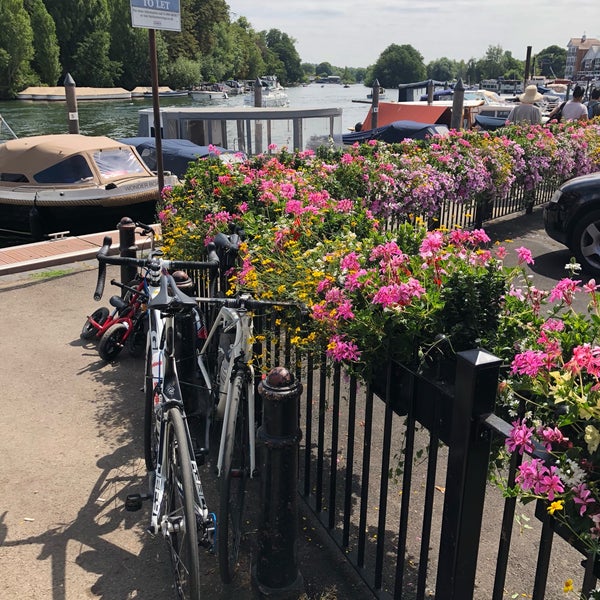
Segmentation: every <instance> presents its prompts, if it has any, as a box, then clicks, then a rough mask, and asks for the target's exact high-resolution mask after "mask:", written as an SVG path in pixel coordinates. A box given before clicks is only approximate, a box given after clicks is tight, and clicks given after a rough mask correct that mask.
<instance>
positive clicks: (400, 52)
mask: <svg viewBox="0 0 600 600" xmlns="http://www.w3.org/2000/svg"><path fill="white" fill-rule="evenodd" d="M425 77H426V71H425V65H424V63H423V57H422V56H421V54H420V53H419V52H418V51H417V50H415V49H414V48H413V47H412V46H411V45H409V44H405V45H403V46H399V45H398V44H391V45H390V46H388V47H387V48H386V49H385V50H384V51H383V52H382V53H381V54H380V55H379V58H378V59H377V62H376V63H375V65H374V66H373V67H372V68H370V69H369V75H368V76H367V79H366V80H365V84H366V85H367V86H369V87H370V86H372V85H373V82H374V81H375V79H378V80H379V84H380V85H382V86H383V87H390V88H392V87H396V86H397V85H398V84H400V83H412V82H415V81H422V80H424V79H425Z"/></svg>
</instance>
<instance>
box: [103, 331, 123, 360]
mask: <svg viewBox="0 0 600 600" xmlns="http://www.w3.org/2000/svg"><path fill="white" fill-rule="evenodd" d="M126 333H127V325H125V323H115V324H114V325H111V326H110V327H109V328H108V329H107V330H106V331H105V332H104V334H103V335H102V337H101V338H100V342H99V343H98V354H99V355H100V358H101V359H102V360H105V361H106V362H111V361H113V360H115V358H117V356H118V355H119V353H120V352H121V350H123V338H124V337H125V334H126Z"/></svg>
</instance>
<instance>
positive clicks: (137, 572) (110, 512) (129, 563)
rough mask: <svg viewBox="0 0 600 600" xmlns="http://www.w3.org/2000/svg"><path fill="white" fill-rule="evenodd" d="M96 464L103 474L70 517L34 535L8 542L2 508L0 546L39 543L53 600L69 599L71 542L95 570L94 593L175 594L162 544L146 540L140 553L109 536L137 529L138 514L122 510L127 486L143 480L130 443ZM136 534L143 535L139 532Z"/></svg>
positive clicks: (79, 558) (109, 599)
mask: <svg viewBox="0 0 600 600" xmlns="http://www.w3.org/2000/svg"><path fill="white" fill-rule="evenodd" d="M96 465H97V466H98V467H100V468H101V469H102V471H101V474H100V476H99V477H98V479H97V481H96V482H95V484H94V486H93V487H92V489H91V490H90V493H89V495H88V497H87V500H86V502H85V504H84V505H83V506H82V507H81V509H80V510H79V512H78V514H77V517H76V518H75V519H74V520H73V521H72V522H70V523H66V524H63V525H59V526H57V527H54V528H52V529H49V530H48V531H46V532H44V533H42V534H40V535H38V536H31V537H28V538H23V539H19V540H9V541H6V538H7V534H8V528H7V527H6V525H4V518H5V516H6V514H7V513H6V512H5V513H4V514H3V515H2V516H1V517H0V545H2V546H3V547H16V546H23V545H28V544H35V545H41V550H40V552H39V555H38V557H37V558H38V560H42V561H43V560H49V561H50V563H51V581H52V600H66V598H67V593H66V592H67V589H68V579H69V574H68V571H69V569H70V568H71V567H70V563H71V562H72V560H71V559H70V557H71V555H72V550H73V549H72V546H73V544H75V545H76V546H79V551H78V552H77V553H76V556H75V559H74V562H75V563H76V564H77V565H78V566H79V567H81V568H82V569H83V570H85V571H86V572H88V573H96V574H98V575H99V577H98V579H97V580H96V581H95V582H94V583H93V585H92V586H91V592H93V594H94V595H95V596H97V597H99V598H104V599H105V600H114V599H115V598H134V597H140V598H147V599H153V598H168V597H173V598H175V597H176V594H175V592H174V590H173V589H169V588H170V585H169V584H168V582H170V581H171V575H170V567H169V559H168V557H164V559H162V560H161V559H160V554H161V550H162V549H159V548H157V547H156V546H155V545H154V544H144V545H143V546H142V550H141V552H140V553H139V554H135V553H134V552H132V551H131V550H129V549H127V548H126V547H125V546H121V545H119V542H124V541H125V540H124V539H121V538H122V537H123V536H122V535H118V536H117V538H116V539H115V541H112V540H111V534H115V533H119V532H120V531H126V530H135V529H136V528H137V526H138V520H139V516H138V515H132V514H130V513H127V512H125V511H124V509H123V506H124V499H125V495H126V494H127V493H128V490H129V488H130V487H131V486H141V485H144V480H145V477H144V473H143V468H142V466H141V465H140V463H139V461H138V460H137V459H136V458H135V457H134V452H133V444H129V445H124V446H121V447H119V448H117V449H116V450H115V451H114V452H113V453H112V454H110V455H106V456H103V457H101V458H100V459H99V460H98V461H97V463H96ZM136 535H139V536H141V535H145V534H144V533H143V532H142V531H139V532H136ZM140 565H146V568H140ZM147 565H151V568H148V567H147ZM169 594H171V596H169Z"/></svg>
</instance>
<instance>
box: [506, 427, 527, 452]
mask: <svg viewBox="0 0 600 600" xmlns="http://www.w3.org/2000/svg"><path fill="white" fill-rule="evenodd" d="M512 425H513V428H512V429H511V431H510V434H509V436H508V437H507V438H506V442H505V443H506V448H507V450H508V451H509V452H514V451H515V450H519V454H523V452H533V450H534V447H533V442H532V441H531V440H532V436H533V427H527V424H526V423H525V422H521V421H519V420H517V421H513V424H512Z"/></svg>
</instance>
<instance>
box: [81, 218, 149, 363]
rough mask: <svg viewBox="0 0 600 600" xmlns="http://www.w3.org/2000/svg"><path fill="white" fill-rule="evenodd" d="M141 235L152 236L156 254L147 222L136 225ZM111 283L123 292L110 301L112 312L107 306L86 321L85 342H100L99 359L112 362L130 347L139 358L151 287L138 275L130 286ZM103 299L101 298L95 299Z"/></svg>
mask: <svg viewBox="0 0 600 600" xmlns="http://www.w3.org/2000/svg"><path fill="white" fill-rule="evenodd" d="M136 227H137V228H138V229H139V234H140V235H142V236H150V239H151V244H150V253H149V254H150V255H152V253H153V252H154V230H153V229H152V227H150V226H149V225H145V224H144V223H136ZM111 284H112V285H114V286H116V287H119V288H120V289H121V290H122V293H121V295H114V296H112V297H111V298H110V300H109V304H110V305H111V306H112V307H113V308H112V311H111V310H110V309H109V308H107V307H106V306H102V307H100V308H98V309H96V310H95V311H94V312H93V313H92V314H91V315H89V316H88V317H87V318H86V321H85V323H84V324H83V327H82V329H81V333H80V337H81V339H82V340H97V341H99V344H98V353H99V354H100V357H101V358H102V359H103V360H105V361H107V362H110V361H112V360H114V359H115V358H116V357H117V355H118V354H119V353H120V352H121V350H122V349H123V347H124V346H125V345H127V347H128V349H129V351H130V353H131V354H132V355H133V356H137V355H139V354H140V353H143V351H144V349H145V342H146V333H145V321H146V303H147V301H148V294H147V291H148V286H147V284H146V279H145V274H142V273H141V272H140V273H137V275H136V277H135V278H134V279H133V280H132V281H130V282H129V283H127V284H123V283H120V282H118V281H116V280H114V279H113V280H112V281H111ZM95 300H100V297H95Z"/></svg>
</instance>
